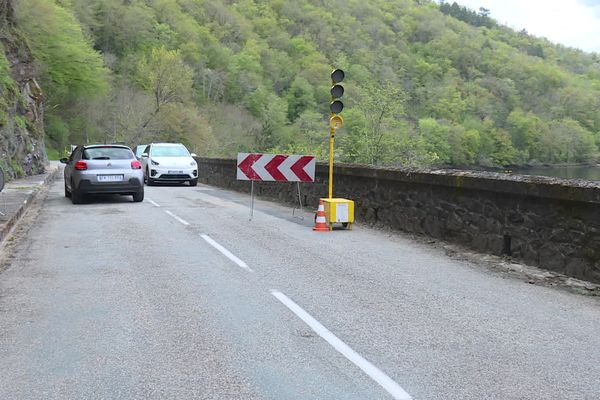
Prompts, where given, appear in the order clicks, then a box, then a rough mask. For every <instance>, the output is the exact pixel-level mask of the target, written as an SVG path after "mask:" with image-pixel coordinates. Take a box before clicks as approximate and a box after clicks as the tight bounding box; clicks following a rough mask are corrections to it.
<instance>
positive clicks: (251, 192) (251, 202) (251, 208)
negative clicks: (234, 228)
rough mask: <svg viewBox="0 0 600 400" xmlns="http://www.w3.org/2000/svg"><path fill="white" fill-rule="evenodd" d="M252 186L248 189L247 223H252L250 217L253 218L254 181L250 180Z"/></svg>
mask: <svg viewBox="0 0 600 400" xmlns="http://www.w3.org/2000/svg"><path fill="white" fill-rule="evenodd" d="M251 182H252V186H251V187H250V218H249V219H248V220H249V221H252V217H253V216H254V181H253V180H252V181H251Z"/></svg>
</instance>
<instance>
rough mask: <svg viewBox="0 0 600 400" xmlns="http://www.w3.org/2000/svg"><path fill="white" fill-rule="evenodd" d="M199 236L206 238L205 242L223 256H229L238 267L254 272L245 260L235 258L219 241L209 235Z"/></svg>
mask: <svg viewBox="0 0 600 400" xmlns="http://www.w3.org/2000/svg"><path fill="white" fill-rule="evenodd" d="M200 236H202V239H204V240H206V242H207V243H208V244H210V245H211V246H212V247H214V248H215V249H217V250H219V251H220V252H221V253H222V254H223V255H224V256H225V257H227V258H229V259H230V260H231V261H233V262H234V263H236V264H237V265H238V266H239V267H240V268H243V269H245V270H246V271H248V272H254V271H253V270H252V269H251V268H250V267H249V266H248V265H247V264H246V263H245V262H243V261H242V260H240V259H239V258H237V257H236V256H235V255H233V253H231V252H230V251H229V250H227V249H226V248H225V247H223V246H221V245H220V244H219V243H217V242H215V241H214V240H213V239H212V238H211V237H210V236H208V235H204V234H203V235H200Z"/></svg>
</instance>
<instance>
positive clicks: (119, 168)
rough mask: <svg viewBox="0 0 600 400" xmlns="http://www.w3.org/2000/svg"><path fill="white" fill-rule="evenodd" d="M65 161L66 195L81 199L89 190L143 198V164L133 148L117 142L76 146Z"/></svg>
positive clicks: (72, 198)
mask: <svg viewBox="0 0 600 400" xmlns="http://www.w3.org/2000/svg"><path fill="white" fill-rule="evenodd" d="M60 162H61V163H63V164H66V165H65V171H64V176H65V197H70V198H71V201H72V202H73V204H79V203H82V202H83V200H84V198H85V196H86V195H89V194H120V195H132V196H133V201H135V202H140V201H143V200H144V173H143V172H142V164H141V163H140V161H139V160H138V159H137V158H136V157H135V155H134V154H133V152H132V151H131V149H130V148H129V147H127V146H122V145H118V144H97V145H86V146H77V147H76V148H75V150H73V153H71V156H70V157H69V158H62V159H61V160H60Z"/></svg>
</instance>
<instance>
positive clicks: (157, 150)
mask: <svg viewBox="0 0 600 400" xmlns="http://www.w3.org/2000/svg"><path fill="white" fill-rule="evenodd" d="M152 156H153V157H189V156H190V153H188V151H187V149H186V148H185V147H183V146H152Z"/></svg>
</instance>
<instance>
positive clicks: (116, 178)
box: [98, 175, 123, 182]
mask: <svg viewBox="0 0 600 400" xmlns="http://www.w3.org/2000/svg"><path fill="white" fill-rule="evenodd" d="M122 180H123V175H98V182H121V181H122Z"/></svg>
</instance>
